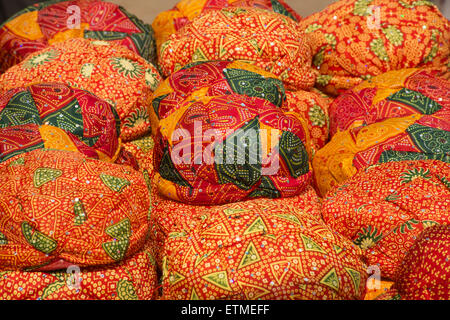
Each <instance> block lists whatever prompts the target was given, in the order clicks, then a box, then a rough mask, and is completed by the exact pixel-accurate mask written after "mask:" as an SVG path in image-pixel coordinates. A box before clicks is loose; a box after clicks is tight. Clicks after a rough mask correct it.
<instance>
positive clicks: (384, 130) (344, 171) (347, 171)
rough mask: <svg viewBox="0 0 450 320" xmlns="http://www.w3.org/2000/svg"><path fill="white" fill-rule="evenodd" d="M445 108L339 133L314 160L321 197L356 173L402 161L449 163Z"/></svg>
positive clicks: (449, 129) (448, 125)
mask: <svg viewBox="0 0 450 320" xmlns="http://www.w3.org/2000/svg"><path fill="white" fill-rule="evenodd" d="M449 119H450V118H449V117H448V107H445V108H442V109H441V110H439V111H437V112H436V113H434V114H433V115H420V114H412V115H410V116H408V117H402V118H389V119H387V120H384V121H381V122H376V123H373V124H371V125H368V126H360V127H357V128H354V129H350V130H346V131H342V132H338V133H337V134H335V135H334V137H333V138H332V139H331V141H330V142H329V143H328V144H327V145H326V146H325V147H323V148H322V149H320V150H319V151H318V152H317V153H316V155H315V157H314V159H313V168H314V170H315V171H314V174H315V180H316V181H317V184H318V188H319V190H320V194H321V195H325V194H326V192H327V191H328V190H330V189H331V188H332V187H333V186H337V185H339V184H341V183H344V182H345V181H346V180H347V179H348V178H350V177H351V176H353V175H354V174H356V172H357V171H358V170H361V169H365V168H368V167H370V166H376V165H379V164H382V163H386V162H391V161H402V160H425V159H437V160H441V161H445V162H447V163H450V121H449Z"/></svg>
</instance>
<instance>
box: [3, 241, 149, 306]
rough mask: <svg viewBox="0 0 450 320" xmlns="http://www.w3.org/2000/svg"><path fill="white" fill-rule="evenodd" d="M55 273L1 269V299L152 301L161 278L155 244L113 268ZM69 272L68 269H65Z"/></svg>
mask: <svg viewBox="0 0 450 320" xmlns="http://www.w3.org/2000/svg"><path fill="white" fill-rule="evenodd" d="M71 270H75V269H68V270H63V271H62V270H60V271H54V272H50V271H47V272H43V271H42V272H35V271H34V272H27V271H0V299H2V300H152V299H155V298H157V296H156V290H157V285H158V277H157V272H156V265H155V257H154V245H153V244H152V243H148V244H146V246H145V247H144V249H143V250H141V251H140V252H139V253H136V254H135V255H134V256H132V257H130V258H128V259H126V260H124V261H122V262H120V263H119V264H116V265H112V266H110V267H90V268H82V269H80V270H79V271H80V272H79V273H74V274H71V273H70V271H71ZM66 271H67V272H66Z"/></svg>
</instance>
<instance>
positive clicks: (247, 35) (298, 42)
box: [159, 7, 316, 90]
mask: <svg viewBox="0 0 450 320" xmlns="http://www.w3.org/2000/svg"><path fill="white" fill-rule="evenodd" d="M298 27H299V26H298V24H297V23H296V22H295V21H294V20H292V19H289V18H287V17H285V16H283V15H280V14H278V13H274V12H271V11H267V10H262V9H257V8H248V7H247V8H227V9H222V10H212V11H208V12H206V13H205V14H203V15H201V16H199V17H197V18H195V19H194V20H193V21H192V22H191V23H189V24H187V25H186V26H185V27H184V28H182V29H181V30H179V31H178V32H177V33H175V34H173V35H172V36H170V38H169V40H167V41H166V42H165V43H164V44H163V45H162V46H161V50H160V56H159V64H160V66H161V70H162V72H163V74H164V75H165V76H169V75H170V74H171V73H173V72H176V71H178V70H180V69H181V68H182V67H184V66H185V65H187V64H189V63H191V62H200V61H210V60H233V61H235V60H239V61H244V62H249V63H252V64H255V65H256V66H258V67H260V68H262V69H264V70H265V71H268V72H271V73H273V74H274V75H275V76H277V77H278V79H280V80H282V81H283V82H284V84H285V86H286V88H287V89H289V90H300V89H302V90H305V89H309V88H311V87H313V85H314V82H315V78H316V74H315V73H314V72H313V70H312V68H311V64H312V54H311V48H310V46H309V44H308V43H307V41H306V39H305V36H304V34H303V33H302V32H300V31H299V30H298Z"/></svg>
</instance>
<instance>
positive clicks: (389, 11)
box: [300, 0, 450, 95]
mask: <svg viewBox="0 0 450 320" xmlns="http://www.w3.org/2000/svg"><path fill="white" fill-rule="evenodd" d="M300 25H301V30H303V31H304V32H305V33H306V34H307V36H308V39H309V42H310V45H311V47H312V51H313V55H314V60H313V65H314V68H316V70H317V71H318V73H319V76H318V77H317V81H316V85H317V86H318V87H319V88H320V89H322V90H325V91H326V92H328V93H331V94H335V95H338V94H340V93H342V90H345V89H349V88H352V87H353V86H355V85H357V84H359V83H361V82H362V81H364V80H367V79H370V78H371V77H373V76H377V75H379V74H382V73H384V72H387V71H390V70H399V69H405V68H416V67H421V68H422V67H429V68H434V69H436V70H439V71H440V72H441V73H446V74H447V75H446V76H448V75H449V74H448V64H449V52H450V24H449V22H448V20H447V19H446V18H445V17H444V16H443V15H442V14H441V13H440V12H439V9H438V8H437V7H436V5H434V4H433V3H432V2H431V1H416V0H405V1H392V0H340V1H337V2H335V3H333V4H331V5H329V6H328V7H327V8H326V9H325V10H323V11H321V12H318V13H315V14H313V15H311V16H309V17H307V18H305V19H304V20H302V21H301V22H300Z"/></svg>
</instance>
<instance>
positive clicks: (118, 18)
mask: <svg viewBox="0 0 450 320" xmlns="http://www.w3.org/2000/svg"><path fill="white" fill-rule="evenodd" d="M76 8H78V9H79V10H80V12H79V13H80V15H81V20H80V23H81V27H80V28H72V29H71V28H70V27H69V26H68V25H67V24H66V21H68V17H69V14H70V10H75V9H76ZM69 9H70V10H69ZM75 11H76V10H75ZM75 13H76V12H75ZM83 38H86V39H83ZM0 57H1V61H2V64H1V68H3V70H2V71H6V68H8V67H10V68H9V69H8V70H7V71H6V72H5V73H4V74H2V76H1V77H0V172H1V174H0V176H1V178H0V180H1V181H0V211H1V212H2V215H1V216H0V297H1V298H3V299H32V300H35V299H155V298H157V286H158V282H159V279H158V274H157V272H158V268H157V265H156V253H157V252H158V251H157V248H156V247H155V243H154V242H153V241H150V240H149V236H150V232H151V231H152V228H153V226H152V225H151V220H150V216H149V215H150V213H151V208H152V204H151V193H150V190H151V188H150V176H151V175H152V171H153V169H152V165H149V163H150V164H151V163H152V159H147V158H146V157H145V156H146V154H145V153H143V152H146V150H144V151H141V148H140V146H145V142H143V143H140V142H139V141H146V139H148V134H149V133H150V131H151V130H150V126H149V124H150V122H149V119H148V114H147V105H148V104H149V103H150V101H151V100H150V99H151V95H152V92H153V91H154V90H155V89H156V88H157V86H158V84H159V82H160V81H161V77H160V75H159V73H158V71H157V68H156V67H155V66H153V65H152V64H151V63H149V62H148V61H147V60H146V59H150V60H155V44H154V40H153V34H152V29H151V27H150V26H148V25H145V24H144V23H143V22H142V21H140V20H139V19H137V18H136V17H134V16H132V15H129V14H128V13H127V12H126V11H125V9H123V8H121V7H119V6H117V5H114V4H111V3H107V2H102V1H83V0H81V1H62V2H61V1H56V2H55V1H48V2H44V3H40V4H37V5H35V6H32V7H29V8H27V9H25V10H24V11H22V12H19V13H18V14H17V15H16V16H15V17H13V18H11V19H10V20H8V21H7V23H6V24H5V25H3V26H2V28H1V29H0ZM14 65H15V66H14ZM135 139H137V140H136V141H134V140H135ZM127 141H129V142H127ZM148 170H150V173H149V172H148ZM72 272H75V273H74V274H72Z"/></svg>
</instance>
